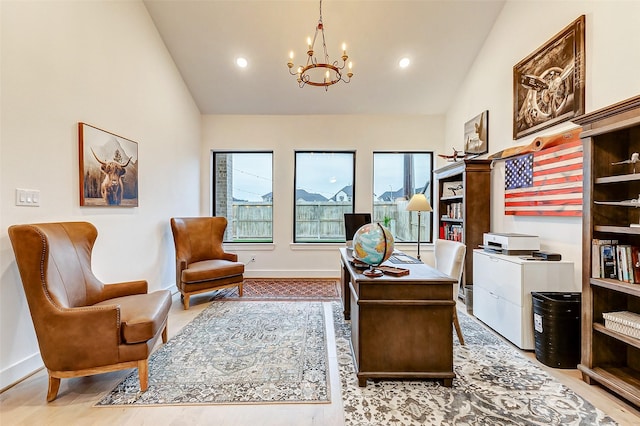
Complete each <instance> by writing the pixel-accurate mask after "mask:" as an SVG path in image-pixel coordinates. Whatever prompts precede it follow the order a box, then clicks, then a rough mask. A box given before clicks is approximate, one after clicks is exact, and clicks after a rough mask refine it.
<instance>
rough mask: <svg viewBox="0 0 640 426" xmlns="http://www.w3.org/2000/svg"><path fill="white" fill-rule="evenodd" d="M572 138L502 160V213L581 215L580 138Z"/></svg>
mask: <svg viewBox="0 0 640 426" xmlns="http://www.w3.org/2000/svg"><path fill="white" fill-rule="evenodd" d="M570 134H573V135H575V137H574V138H572V139H564V137H562V139H560V140H562V143H561V144H558V145H554V146H553V147H551V148H546V149H542V150H539V151H535V152H533V153H529V154H526V155H521V156H519V157H515V158H510V159H508V160H506V162H505V180H504V190H505V191H504V213H505V214H506V215H516V216H576V217H580V216H582V169H583V167H582V160H583V153H582V141H581V140H580V139H579V138H578V132H571V133H570Z"/></svg>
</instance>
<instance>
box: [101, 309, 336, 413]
mask: <svg viewBox="0 0 640 426" xmlns="http://www.w3.org/2000/svg"><path fill="white" fill-rule="evenodd" d="M327 362H328V361H327V343H326V335H325V321H324V308H323V305H322V302H273V301H269V302H256V301H246V302H245V301H243V302H237V301H219V302H215V303H212V304H211V306H209V307H207V308H206V309H205V310H204V311H203V312H202V313H201V314H200V315H198V316H197V317H196V318H195V319H194V320H193V321H192V322H190V323H189V324H187V325H186V326H185V327H184V328H183V329H182V330H181V331H180V333H179V334H178V335H176V336H175V337H173V338H171V339H170V340H169V341H168V342H167V343H166V344H165V345H163V346H161V347H160V348H159V349H158V350H157V351H156V352H154V353H153V354H152V355H151V357H150V358H149V388H148V389H147V391H146V392H143V393H142V392H140V386H139V381H138V373H137V370H135V371H134V372H133V373H131V374H130V375H129V376H127V377H126V378H125V379H124V380H123V381H122V382H121V383H120V384H119V385H118V386H116V388H115V389H114V390H113V391H111V392H110V393H109V394H108V395H107V396H106V397H104V398H103V399H102V400H101V401H99V402H98V404H97V405H98V406H113V405H153V404H162V405H174V404H216V403H224V404H236V403H274V402H277V403H290V402H304V403H311V402H321V403H327V402H329V401H330V398H329V371H328V365H327Z"/></svg>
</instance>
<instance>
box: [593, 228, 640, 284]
mask: <svg viewBox="0 0 640 426" xmlns="http://www.w3.org/2000/svg"><path fill="white" fill-rule="evenodd" d="M591 262H592V263H591V277H592V278H609V279H617V280H619V281H622V282H626V283H631V284H640V248H639V247H637V246H632V245H629V244H618V240H600V239H595V238H594V239H593V241H592V245H591Z"/></svg>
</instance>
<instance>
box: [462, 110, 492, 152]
mask: <svg viewBox="0 0 640 426" xmlns="http://www.w3.org/2000/svg"><path fill="white" fill-rule="evenodd" d="M486 152H489V111H484V112H483V113H481V114H478V115H477V116H475V117H474V118H472V119H471V120H469V121H467V122H466V123H464V153H465V154H475V155H480V154H484V153H486Z"/></svg>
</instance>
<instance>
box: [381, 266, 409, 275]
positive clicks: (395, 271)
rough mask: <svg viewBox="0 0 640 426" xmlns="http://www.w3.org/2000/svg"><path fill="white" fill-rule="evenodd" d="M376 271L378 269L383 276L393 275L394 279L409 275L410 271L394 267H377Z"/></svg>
mask: <svg viewBox="0 0 640 426" xmlns="http://www.w3.org/2000/svg"><path fill="white" fill-rule="evenodd" d="M378 269H380V270H381V271H382V273H383V274H386V275H393V276H395V277H401V276H403V275H409V273H410V271H409V270H408V269H406V268H397V267H395V266H378Z"/></svg>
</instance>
